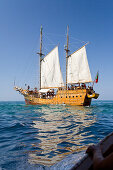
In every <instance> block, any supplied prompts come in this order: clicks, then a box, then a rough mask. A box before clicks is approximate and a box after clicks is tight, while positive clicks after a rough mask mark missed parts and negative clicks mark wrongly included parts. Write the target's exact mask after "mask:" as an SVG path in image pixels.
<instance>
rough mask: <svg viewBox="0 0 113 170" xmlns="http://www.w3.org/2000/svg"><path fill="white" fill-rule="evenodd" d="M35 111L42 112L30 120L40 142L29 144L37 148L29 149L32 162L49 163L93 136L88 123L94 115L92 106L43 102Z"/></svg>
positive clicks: (70, 151) (76, 149) (83, 146)
mask: <svg viewBox="0 0 113 170" xmlns="http://www.w3.org/2000/svg"><path fill="white" fill-rule="evenodd" d="M35 111H36V113H37V114H38V113H39V111H40V113H42V116H41V117H40V119H39V120H38V121H33V127H34V128H37V134H36V138H37V139H39V140H40V143H37V144H32V147H35V148H36V150H35V151H33V152H32V151H31V152H30V153H29V162H30V163H32V164H42V165H47V166H51V165H53V164H55V163H57V162H58V161H60V160H62V159H63V158H64V157H65V156H67V155H69V154H71V153H73V152H76V153H78V152H80V151H82V150H85V149H86V145H87V140H89V139H91V138H93V135H92V134H91V132H90V130H91V129H90V127H91V126H92V124H93V123H94V122H95V115H94V114H93V113H92V108H91V107H89V108H87V107H82V106H73V107H72V106H42V107H41V108H40V110H35Z"/></svg>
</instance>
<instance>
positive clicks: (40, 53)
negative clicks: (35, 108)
mask: <svg viewBox="0 0 113 170" xmlns="http://www.w3.org/2000/svg"><path fill="white" fill-rule="evenodd" d="M37 54H39V55H40V89H41V61H42V55H43V54H42V25H41V28H40V52H39V53H37Z"/></svg>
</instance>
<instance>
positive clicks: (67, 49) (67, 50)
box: [65, 26, 69, 91]
mask: <svg viewBox="0 0 113 170" xmlns="http://www.w3.org/2000/svg"><path fill="white" fill-rule="evenodd" d="M68 32H69V26H67V45H66V48H65V51H66V91H67V65H68V57H69V56H68V54H69V35H68Z"/></svg>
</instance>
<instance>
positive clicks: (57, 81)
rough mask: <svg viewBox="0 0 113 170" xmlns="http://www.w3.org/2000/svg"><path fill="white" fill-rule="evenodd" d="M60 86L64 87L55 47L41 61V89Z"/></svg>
mask: <svg viewBox="0 0 113 170" xmlns="http://www.w3.org/2000/svg"><path fill="white" fill-rule="evenodd" d="M61 86H64V83H63V78H62V73H61V69H60V63H59V56H58V46H57V47H55V48H54V49H53V50H52V51H51V52H50V53H49V54H48V55H47V56H45V57H44V59H43V60H42V61H41V88H49V87H61Z"/></svg>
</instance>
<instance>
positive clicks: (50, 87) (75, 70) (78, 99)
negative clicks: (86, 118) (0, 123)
mask: <svg viewBox="0 0 113 170" xmlns="http://www.w3.org/2000/svg"><path fill="white" fill-rule="evenodd" d="M68 30H69V28H68V27H67V45H66V46H65V51H66V83H65V84H64V81H63V76H62V72H61V68H60V62H59V54H58V46H56V47H55V48H54V49H53V50H52V51H51V52H50V53H49V54H47V55H46V56H43V53H42V26H41V30H40V52H39V53H37V54H39V56H40V88H39V90H37V88H35V89H34V90H30V89H29V86H28V88H27V89H23V88H19V87H17V86H15V87H14V89H15V90H16V91H19V93H21V94H22V95H23V96H24V98H25V103H26V104H27V105H44V104H46V105H48V104H66V105H80V106H89V105H90V104H91V100H92V98H95V99H97V98H98V96H99V94H98V93H95V91H94V90H93V85H92V86H91V85H90V86H89V83H90V84H91V83H92V78H91V73H90V69H89V65H88V60H87V55H86V48H85V47H86V45H87V44H85V45H84V46H82V47H81V48H80V49H78V50H77V51H75V52H74V53H72V54H69V47H68V46H69V45H68V44H69V35H68Z"/></svg>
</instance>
